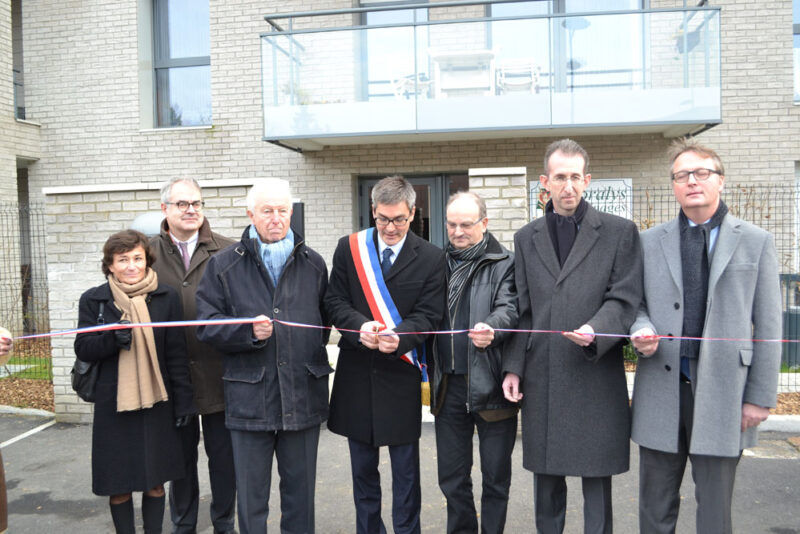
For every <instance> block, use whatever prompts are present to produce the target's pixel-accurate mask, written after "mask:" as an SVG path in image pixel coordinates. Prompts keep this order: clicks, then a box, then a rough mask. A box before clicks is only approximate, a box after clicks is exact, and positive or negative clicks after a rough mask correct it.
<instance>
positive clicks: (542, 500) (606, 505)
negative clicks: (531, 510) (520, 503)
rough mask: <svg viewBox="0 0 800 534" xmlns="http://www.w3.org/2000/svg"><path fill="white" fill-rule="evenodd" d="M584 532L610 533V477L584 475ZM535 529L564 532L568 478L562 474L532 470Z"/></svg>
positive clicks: (546, 532) (542, 532)
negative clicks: (541, 472) (549, 473)
mask: <svg viewBox="0 0 800 534" xmlns="http://www.w3.org/2000/svg"><path fill="white" fill-rule="evenodd" d="M581 483H582V486H583V488H582V489H583V532H584V534H611V533H612V532H613V531H614V518H613V515H612V509H611V477H610V476H608V477H581ZM533 501H534V507H535V512H536V532H539V533H540V534H561V533H562V532H564V524H565V520H566V512H567V481H566V477H563V476H560V475H544V474H539V473H534V474H533Z"/></svg>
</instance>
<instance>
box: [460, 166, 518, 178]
mask: <svg viewBox="0 0 800 534" xmlns="http://www.w3.org/2000/svg"><path fill="white" fill-rule="evenodd" d="M526 174H528V169H527V167H483V168H477V169H470V170H469V175H470V177H472V176H525V175H526Z"/></svg>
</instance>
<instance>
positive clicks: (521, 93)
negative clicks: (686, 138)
mask: <svg viewBox="0 0 800 534" xmlns="http://www.w3.org/2000/svg"><path fill="white" fill-rule="evenodd" d="M512 4H513V3H509V2H494V3H492V2H475V1H470V2H442V3H432V4H405V5H403V6H401V7H402V9H400V8H399V7H397V6H392V7H372V8H354V9H347V10H332V11H318V12H304V13H293V14H282V15H267V16H266V17H265V18H266V19H267V21H268V22H269V23H270V25H271V28H272V29H271V30H270V31H269V32H266V33H264V34H262V35H261V44H262V74H263V98H264V101H263V104H264V139H265V140H267V141H271V142H275V143H278V144H281V145H284V146H287V147H289V148H294V149H299V150H320V149H322V148H324V147H325V146H330V145H345V144H364V143H398V142H415V141H447V140H462V139H491V138H512V137H530V136H560V135H572V136H576V135H596V134H629V133H660V134H662V135H664V136H666V137H674V136H679V135H685V134H688V133H691V132H696V131H699V130H702V129H706V128H709V127H711V126H713V125H715V124H718V123H720V122H721V109H720V28H719V20H720V12H719V8H707V7H703V8H687V9H662V10H638V11H624V12H623V11H614V12H607V13H579V14H561V15H554V14H544V15H531V14H520V15H506V16H500V15H495V16H493V15H491V13H509V10H508V9H504V10H502V11H501V10H499V9H497V10H495V9H492V7H493V6H495V5H497V6H503V7H505V6H508V5H512ZM542 4H545V3H542ZM453 13H459V14H461V13H463V15H460V18H452V16H453ZM370 17H371V18H370ZM284 21H286V22H284Z"/></svg>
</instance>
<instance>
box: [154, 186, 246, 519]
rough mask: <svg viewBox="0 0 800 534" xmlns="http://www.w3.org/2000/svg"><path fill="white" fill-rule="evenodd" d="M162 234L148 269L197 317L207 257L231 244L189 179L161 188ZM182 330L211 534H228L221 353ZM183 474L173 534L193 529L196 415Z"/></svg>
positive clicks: (230, 491) (191, 330) (174, 492)
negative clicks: (205, 461) (206, 482)
mask: <svg viewBox="0 0 800 534" xmlns="http://www.w3.org/2000/svg"><path fill="white" fill-rule="evenodd" d="M161 212H162V213H163V214H164V221H163V222H162V223H161V234H160V235H158V236H156V237H154V238H152V239H151V240H150V244H151V245H152V247H153V251H154V253H155V255H156V262H155V263H154V264H153V270H154V271H156V272H157V273H158V278H159V280H160V281H162V282H163V283H165V284H167V285H170V286H172V287H173V288H174V289H175V290H177V291H178V293H179V294H180V296H181V301H182V302H183V318H184V319H185V320H187V321H188V320H194V319H195V318H196V317H197V306H196V304H195V293H196V292H197V285H198V284H199V283H200V279H201V277H202V276H203V272H204V271H205V268H206V264H207V263H208V260H209V258H211V256H213V255H214V254H216V253H217V252H218V251H220V250H222V249H223V248H225V247H227V246H228V245H231V244H233V243H234V241H233V240H232V239H228V238H227V237H223V236H221V235H219V234H216V233H214V232H212V231H211V225H210V224H209V223H208V219H206V218H205V216H204V215H203V193H202V191H201V190H200V185H199V184H198V183H197V182H196V181H195V180H194V179H192V178H173V179H171V180H169V181H168V182H167V183H166V184H164V186H163V187H162V188H161ZM183 330H184V332H185V333H186V352H187V355H188V357H189V369H190V371H191V374H192V386H193V388H194V402H195V405H196V406H197V411H198V413H199V414H200V415H201V416H202V418H203V425H202V427H203V444H204V445H205V450H206V455H207V456H208V474H209V478H210V482H211V506H210V512H211V524H212V525H213V526H214V532H232V531H233V526H234V515H235V512H236V478H235V476H234V472H233V450H232V448H231V436H230V433H229V432H228V429H227V428H225V400H224V397H223V394H222V354H221V353H220V352H218V351H217V350H216V349H214V348H213V347H211V346H210V345H206V344H205V343H201V342H200V341H198V339H197V332H196V329H195V327H193V326H188V327H186V328H184V329H183ZM181 440H182V442H183V454H184V458H185V460H186V476H185V477H184V478H181V479H178V480H173V481H172V482H171V483H170V487H169V509H170V517H171V519H172V525H173V530H172V532H173V534H191V533H193V532H195V531H196V529H197V511H198V507H199V504H200V485H199V482H198V476H197V457H198V455H197V446H198V444H199V443H200V417H199V416H194V417H192V418H191V419H190V421H189V424H188V425H187V426H186V427H183V428H182V429H181Z"/></svg>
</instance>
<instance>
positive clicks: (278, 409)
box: [197, 229, 333, 431]
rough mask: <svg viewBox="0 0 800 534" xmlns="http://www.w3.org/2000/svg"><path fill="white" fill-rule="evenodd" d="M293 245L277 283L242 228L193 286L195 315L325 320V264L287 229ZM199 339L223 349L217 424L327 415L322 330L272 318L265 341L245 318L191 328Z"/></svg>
mask: <svg viewBox="0 0 800 534" xmlns="http://www.w3.org/2000/svg"><path fill="white" fill-rule="evenodd" d="M294 236H295V246H294V250H293V251H292V254H291V255H290V256H289V259H288V260H286V264H285V266H284V269H283V272H282V273H281V277H280V279H279V280H278V285H277V287H275V286H273V283H272V280H271V279H270V277H269V274H268V272H267V269H266V267H265V266H264V264H263V262H262V260H261V256H260V254H259V251H258V242H257V240H255V239H251V238H250V237H249V233H248V229H245V231H244V234H243V235H242V239H241V241H240V242H239V243H236V244H235V245H231V246H230V247H228V248H226V249H225V250H223V251H221V252H219V253H217V254H216V255H214V256H213V257H212V258H211V259H210V260H209V262H208V266H207V267H206V271H205V273H204V274H203V278H202V280H201V281H200V285H199V287H198V289H197V318H198V319H201V320H202V319H233V318H252V317H255V316H257V315H261V314H263V315H266V316H268V317H270V318H272V319H278V320H283V321H291V322H297V323H304V324H311V325H319V326H325V325H328V322H327V320H326V318H325V313H324V309H323V304H322V302H323V298H324V296H325V290H326V288H327V283H328V282H327V281H328V270H327V268H326V267H325V262H324V260H323V259H322V257H321V256H320V255H319V254H317V253H316V252H314V251H313V250H311V249H310V248H309V247H307V246H306V245H305V243H304V241H303V238H302V236H300V235H299V234H298V233H297V232H294ZM197 337H198V339H200V341H203V342H204V343H208V344H209V345H212V346H213V347H215V348H216V349H218V350H219V351H221V352H222V353H224V354H225V359H224V362H223V366H224V372H223V376H222V379H223V382H224V388H225V424H226V426H227V427H228V428H230V429H232V430H254V431H272V430H302V429H305V428H310V427H312V426H314V425H318V424H320V423H322V422H323V421H325V420H326V419H327V418H328V375H329V374H330V373H331V372H332V371H333V369H332V368H331V366H330V364H329V363H328V355H327V352H326V350H325V345H326V344H327V342H328V337H329V331H328V330H324V329H309V328H298V327H294V326H286V325H283V324H280V323H275V324H274V330H273V333H272V336H270V337H269V338H268V339H266V340H262V341H259V340H256V339H255V338H254V337H253V325H252V324H249V323H247V324H231V325H210V326H200V327H198V329H197Z"/></svg>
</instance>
